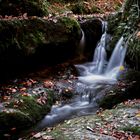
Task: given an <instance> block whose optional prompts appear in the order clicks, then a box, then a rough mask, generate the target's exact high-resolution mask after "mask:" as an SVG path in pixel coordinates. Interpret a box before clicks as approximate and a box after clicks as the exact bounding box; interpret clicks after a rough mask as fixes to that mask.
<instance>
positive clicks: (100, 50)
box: [90, 31, 106, 74]
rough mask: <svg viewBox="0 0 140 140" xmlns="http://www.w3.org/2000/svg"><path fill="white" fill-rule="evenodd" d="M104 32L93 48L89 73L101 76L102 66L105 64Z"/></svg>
mask: <svg viewBox="0 0 140 140" xmlns="http://www.w3.org/2000/svg"><path fill="white" fill-rule="evenodd" d="M105 41H106V31H105V33H104V34H103V35H102V37H101V40H100V42H99V43H98V45H97V47H96V48H95V52H94V57H93V62H92V63H93V67H92V68H90V72H91V73H96V74H101V73H103V68H104V64H105V63H106V51H105V45H106V42H105Z"/></svg>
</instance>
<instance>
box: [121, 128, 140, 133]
mask: <svg viewBox="0 0 140 140" xmlns="http://www.w3.org/2000/svg"><path fill="white" fill-rule="evenodd" d="M122 130H123V131H126V132H127V131H128V132H132V133H133V134H134V135H140V126H127V127H124V128H122Z"/></svg>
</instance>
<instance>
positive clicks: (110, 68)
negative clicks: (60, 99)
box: [38, 22, 127, 128]
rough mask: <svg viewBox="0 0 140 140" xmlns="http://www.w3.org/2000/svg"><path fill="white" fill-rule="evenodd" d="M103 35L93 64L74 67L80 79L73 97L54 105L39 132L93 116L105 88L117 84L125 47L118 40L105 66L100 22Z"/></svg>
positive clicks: (103, 39)
mask: <svg viewBox="0 0 140 140" xmlns="http://www.w3.org/2000/svg"><path fill="white" fill-rule="evenodd" d="M102 25H103V27H102V30H103V31H104V33H103V35H102V37H101V39H100V41H99V43H98V45H97V47H96V48H95V52H94V56H93V61H92V62H90V63H86V64H82V65H76V67H77V69H78V70H79V73H80V75H81V76H79V77H78V82H77V83H76V84H75V85H74V87H73V89H74V91H75V96H74V98H73V99H71V101H70V102H69V103H66V104H60V105H54V106H53V107H52V109H51V112H50V114H48V115H46V117H45V118H44V119H43V120H42V121H41V122H40V124H39V125H38V128H39V127H40V128H43V127H46V126H52V125H54V124H56V123H59V122H61V121H64V120H66V119H70V118H72V117H75V116H81V115H87V114H93V113H95V111H96V110H97V108H98V105H97V102H96V100H98V99H99V98H100V97H101V96H102V95H103V94H102V92H104V91H105V89H106V88H108V87H110V86H112V84H115V83H116V81H117V76H118V75H119V71H120V67H122V65H123V62H124V58H125V53H126V49H127V47H126V46H124V39H123V37H121V38H120V39H119V41H118V43H117V44H116V46H115V49H114V51H113V53H112V56H111V58H110V60H109V62H107V58H106V55H107V54H106V47H107V42H108V40H107V39H108V37H107V33H106V30H107V23H106V22H102ZM82 34H83V36H82V39H81V41H80V45H81V46H82V45H84V43H85V42H84V40H85V37H84V32H83V31H82Z"/></svg>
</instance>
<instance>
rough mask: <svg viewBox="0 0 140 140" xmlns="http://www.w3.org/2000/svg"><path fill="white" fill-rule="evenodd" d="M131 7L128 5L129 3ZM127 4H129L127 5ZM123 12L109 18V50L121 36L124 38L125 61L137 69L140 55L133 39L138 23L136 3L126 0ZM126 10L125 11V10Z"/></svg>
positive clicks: (139, 49) (139, 50)
mask: <svg viewBox="0 0 140 140" xmlns="http://www.w3.org/2000/svg"><path fill="white" fill-rule="evenodd" d="M129 2H130V3H131V4H132V5H130V3H129ZM128 3H129V4H128ZM124 9H125V10H124V11H123V12H118V13H117V14H116V15H114V16H111V17H110V18H109V19H108V21H109V28H108V33H110V34H111V35H112V36H113V39H112V41H111V42H110V50H113V48H114V46H115V44H116V43H117V41H118V40H119V38H120V37H121V36H123V37H124V39H125V41H126V42H127V44H128V53H127V59H128V61H129V64H130V65H131V64H132V63H134V64H135V66H134V65H133V66H132V67H135V68H137V69H138V67H139V66H138V65H140V64H139V62H138V59H139V54H140V47H139V46H140V44H139V43H140V42H139V40H138V39H135V37H134V36H135V33H136V31H137V28H138V27H137V25H138V23H139V10H138V5H137V3H136V1H132V0H127V2H126V5H125V8H124ZM126 9H127V10H126Z"/></svg>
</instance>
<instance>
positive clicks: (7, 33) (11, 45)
mask: <svg viewBox="0 0 140 140" xmlns="http://www.w3.org/2000/svg"><path fill="white" fill-rule="evenodd" d="M80 38H81V29H80V25H79V24H78V22H77V21H76V20H74V19H70V18H66V17H60V18H54V19H52V20H46V19H43V18H30V19H27V20H26V19H23V20H19V19H14V20H1V21H0V64H1V65H2V66H1V67H2V69H1V73H2V75H4V76H6V75H7V77H9V76H10V74H11V75H14V74H15V73H18V72H19V73H20V71H26V68H27V67H28V68H34V66H37V65H40V64H47V65H51V64H54V63H59V62H62V61H66V60H67V59H71V58H74V57H76V56H77V55H76V51H77V46H78V44H79V41H80ZM54 57H55V58H54ZM17 66H18V67H17ZM11 67H12V68H13V70H10V71H9V69H10V68H11ZM6 71H8V72H7V73H6V74H4V73H5V72H6Z"/></svg>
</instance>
